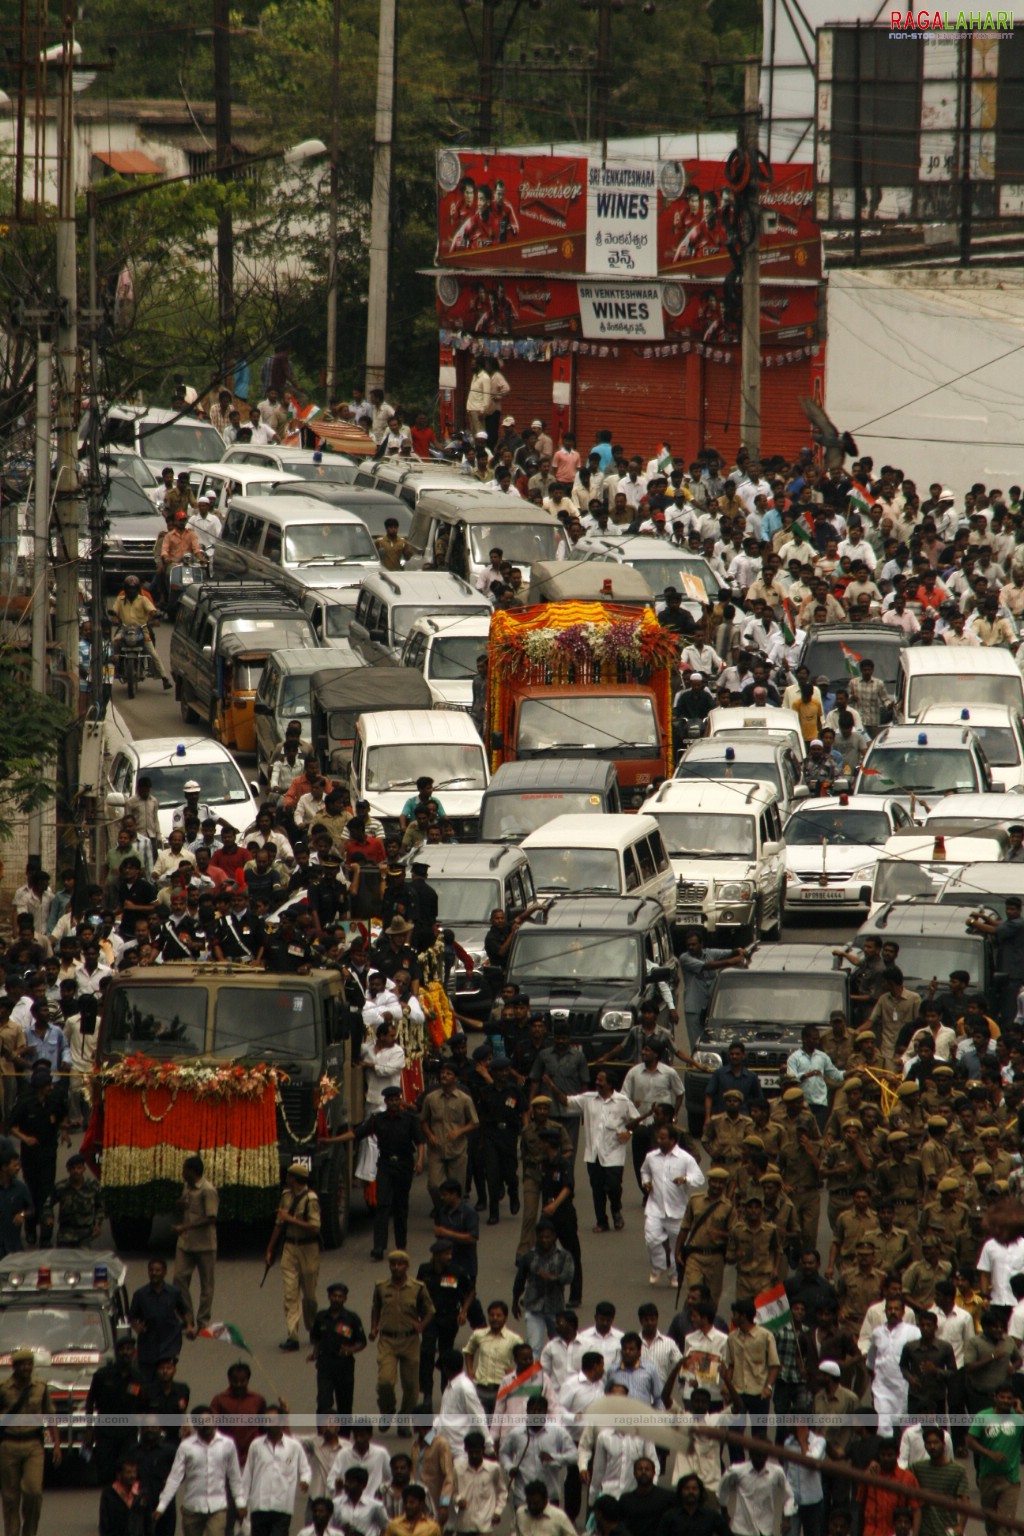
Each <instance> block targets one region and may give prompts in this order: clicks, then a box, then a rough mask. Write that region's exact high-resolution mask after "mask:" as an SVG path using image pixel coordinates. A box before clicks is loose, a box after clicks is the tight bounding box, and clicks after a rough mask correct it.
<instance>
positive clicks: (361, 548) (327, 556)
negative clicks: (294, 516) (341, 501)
mask: <svg viewBox="0 0 1024 1536" xmlns="http://www.w3.org/2000/svg"><path fill="white" fill-rule="evenodd" d="M284 560H285V564H286V565H344V564H347V563H348V562H349V561H354V562H357V563H358V564H360V565H372V564H375V563H376V560H377V549H376V546H375V545H374V542H373V540H372V539H371V538H370V534H369V531H368V530H367V529H366V528H365V527H364V525H363V524H362V523H297V524H295V525H293V526H292V527H291V528H288V529H287V530H286V531H285V536H284Z"/></svg>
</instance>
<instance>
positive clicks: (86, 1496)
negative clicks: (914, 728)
mask: <svg viewBox="0 0 1024 1536" xmlns="http://www.w3.org/2000/svg"><path fill="white" fill-rule="evenodd" d="M168 638H169V628H168V627H166V626H165V627H163V628H162V630H161V631H160V632H159V637H158V645H159V646H160V649H161V652H162V654H163V655H164V656H166V654H167V646H168ZM113 702H114V704H115V706H116V708H117V709H118V710H119V711H120V713H121V714H122V715H123V717H124V718H125V720H126V721H127V723H128V724H129V726H130V728H131V730H132V733H133V735H135V736H137V737H144V736H161V735H170V736H173V735H175V734H176V733H178V732H181V733H183V734H184V733H185V732H186V731H187V732H188V733H189V734H192V733H194V732H195V731H196V730H199V729H202V728H201V727H197V726H195V725H194V724H190V725H189V726H188V727H183V726H182V724H181V720H180V716H179V713H178V707H177V705H176V703H175V702H174V696H173V694H170V693H164V692H163V691H162V690H161V688H160V685H159V683H158V682H153V681H148V682H146V683H144V684H143V686H142V689H141V691H140V692H139V694H138V695H137V697H136V698H135V699H134V700H128V699H127V697H126V695H125V691H124V688H123V687H122V686H121V685H120V684H115V685H114V696H113ZM240 762H241V766H242V769H243V772H246V773H247V774H248V772H249V770H250V768H251V769H252V772H253V773H255V764H254V763H247V762H246V761H245V760H244V759H240ZM852 932H853V926H852V925H848V926H847V927H845V928H844V929H843V930H842V931H841V932H840V933H839V934H836V932H835V930H834V929H832V928H821V927H806V928H804V927H797V925H796V924H791V925H789V927H788V930H787V939H788V940H790V941H796V942H800V941H802V940H806V941H807V942H809V943H823V942H827V941H828V940H830V939H832V938H834V937H849V936H850V935H852ZM703 1163H704V1166H705V1168H706V1167H707V1158H706V1156H705V1157H704V1159H703ZM577 1188H578V1191H579V1195H578V1199H577V1209H578V1212H579V1227H580V1237H581V1245H582V1250H583V1268H584V1276H585V1288H584V1301H583V1306H582V1307H581V1308H580V1323H581V1327H585V1326H588V1325H589V1324H590V1323H591V1322H592V1321H593V1313H594V1308H595V1306H596V1304H597V1303H598V1302H599V1301H604V1300H610V1301H612V1302H614V1304H615V1306H616V1307H617V1309H618V1312H617V1317H616V1325H617V1326H618V1327H620V1328H623V1329H629V1328H635V1327H637V1308H638V1307H639V1306H640V1305H641V1304H642V1303H643V1302H645V1301H649V1300H651V1299H653V1300H654V1301H655V1302H656V1304H657V1305H658V1307H659V1310H660V1312H661V1321H662V1326H663V1327H667V1325H668V1323H669V1322H670V1321H671V1319H672V1316H673V1313H674V1310H675V1309H674V1300H675V1292H674V1289H667V1288H666V1289H662V1288H657V1289H655V1288H653V1287H652V1286H651V1285H650V1284H649V1283H648V1265H647V1254H646V1250H645V1248H644V1243H643V1220H642V1211H641V1203H640V1194H639V1191H638V1189H637V1186H636V1182H635V1180H634V1178H633V1173H632V1166H631V1164H630V1162H629V1161H628V1160H627V1165H626V1176H625V1181H624V1188H625V1191H626V1194H625V1201H624V1212H625V1217H626V1225H625V1229H624V1230H623V1231H621V1232H614V1231H613V1232H609V1233H606V1234H603V1235H595V1234H594V1233H593V1232H592V1231H591V1228H592V1227H593V1224H594V1213H593V1208H592V1206H591V1204H590V1196H589V1187H588V1184H587V1179H586V1174H585V1169H584V1166H583V1158H582V1153H580V1155H579V1158H578V1162H577ZM518 1232H519V1218H518V1217H516V1218H512V1217H510V1216H509V1215H508V1210H507V1205H505V1206H504V1207H503V1212H502V1218H501V1221H500V1224H499V1225H498V1226H496V1227H488V1226H486V1225H482V1226H481V1241H480V1247H479V1261H480V1278H479V1286H478V1294H479V1297H480V1300H481V1302H482V1303H483V1305H484V1307H485V1308H486V1306H487V1303H488V1302H489V1301H491V1300H495V1299H498V1298H503V1299H504V1300H506V1301H510V1300H511V1292H512V1280H513V1274H514V1261H515V1248H516V1242H517V1239H518ZM266 1236H267V1234H266V1233H252V1234H251V1238H250V1235H249V1234H248V1233H246V1234H244V1235H243V1236H242V1237H241V1238H239V1237H238V1236H237V1235H235V1237H234V1239H233V1241H231V1242H230V1243H225V1244H223V1245H222V1251H221V1255H220V1258H219V1261H218V1265H217V1282H216V1300H215V1305H214V1315H215V1318H216V1319H217V1320H221V1321H225V1322H230V1323H234V1324H235V1325H236V1326H238V1327H239V1328H240V1329H241V1330H242V1333H243V1335H244V1337H245V1339H246V1341H247V1342H248V1344H249V1345H250V1347H251V1350H252V1357H251V1363H252V1366H253V1387H254V1389H255V1390H257V1391H259V1392H262V1393H263V1394H264V1396H265V1397H266V1398H267V1400H268V1401H273V1400H275V1399H284V1400H285V1401H286V1402H287V1404H288V1406H289V1407H290V1408H291V1409H292V1410H293V1411H294V1412H296V1413H303V1414H307V1413H311V1412H312V1411H313V1408H314V1401H315V1389H314V1371H313V1366H312V1365H310V1364H308V1363H307V1361H306V1355H305V1351H303V1352H302V1353H299V1354H284V1353H282V1352H280V1351H279V1349H278V1347H277V1346H278V1344H279V1343H280V1341H281V1340H282V1339H283V1338H284V1327H283V1314H282V1306H281V1277H280V1272H279V1271H278V1270H276V1269H275V1270H273V1271H272V1272H271V1274H270V1275H269V1276H268V1278H267V1280H266V1283H265V1285H263V1286H262V1288H261V1286H260V1280H261V1277H262V1275H263V1267H264V1265H263V1250H264V1248H265V1241H266ZM825 1236H826V1234H825V1233H823V1234H822V1237H823V1238H824V1237H825ZM173 1241H174V1239H173V1234H172V1232H171V1230H170V1225H169V1223H168V1222H166V1221H160V1222H158V1223H156V1225H155V1227H154V1234H153V1245H152V1251H153V1252H162V1253H164V1254H166V1255H167V1257H168V1259H171V1257H172V1254H173ZM432 1241H433V1231H432V1227H431V1222H430V1208H429V1202H428V1200H427V1193H426V1186H425V1183H424V1180H423V1179H422V1178H421V1179H419V1180H417V1182H416V1184H415V1186H414V1190H413V1197H412V1204H411V1219H410V1226H409V1238H408V1247H409V1251H410V1254H411V1257H412V1260H413V1269H414V1270H415V1267H416V1265H418V1264H419V1263H420V1262H422V1261H423V1260H425V1259H427V1258H428V1257H429V1248H430V1244H431V1242H432ZM104 1244H109V1233H108V1234H106V1235H105V1237H104V1238H101V1240H100V1242H99V1243H98V1244H97V1247H100V1246H103V1245H104ZM370 1248H371V1237H370V1224H369V1219H368V1217H367V1214H366V1208H365V1203H364V1201H363V1198H362V1195H361V1194H356V1195H355V1196H354V1199H353V1216H352V1222H351V1228H350V1232H349V1236H348V1238H347V1240H346V1242H345V1244H344V1246H343V1247H342V1248H340V1249H338V1250H336V1251H335V1252H329V1253H324V1254H323V1256H322V1259H321V1267H320V1296H321V1298H322V1301H323V1304H324V1305H326V1284H327V1282H328V1281H330V1280H333V1279H340V1280H343V1281H344V1282H345V1284H346V1285H348V1287H349V1302H348V1304H349V1306H350V1307H351V1308H352V1309H353V1310H355V1311H356V1312H358V1313H359V1314H360V1315H361V1317H362V1318H363V1321H364V1323H365V1324H366V1325H367V1327H368V1326H369V1313H370V1299H371V1294H372V1289H373V1284H374V1282H375V1281H376V1280H378V1279H384V1278H386V1277H387V1265H386V1264H375V1263H372V1262H371V1260H370V1256H369V1255H370ZM145 1281H146V1271H145V1256H144V1255H133V1256H132V1257H131V1260H130V1266H129V1288H130V1289H134V1287H135V1286H137V1285H141V1284H144V1283H145ZM730 1299H731V1291H730V1281H729V1276H728V1275H727V1277H726V1292H725V1295H724V1297H723V1302H724V1303H725V1304H726V1305H727V1303H728V1301H729V1300H730ZM512 1326H513V1327H516V1325H515V1324H514V1323H513V1324H512ZM467 1336H468V1329H467V1330H465V1331H464V1333H463V1334H462V1335H461V1336H460V1340H461V1339H464V1338H465V1337H467ZM237 1358H239V1355H238V1352H237V1350H236V1349H234V1348H232V1347H229V1346H227V1345H224V1344H220V1343H216V1342H213V1341H208V1340H196V1341H195V1342H191V1343H190V1342H188V1341H186V1342H185V1345H184V1350H183V1354H182V1358H181V1365H180V1369H179V1373H178V1374H179V1379H180V1380H183V1381H186V1382H187V1383H188V1384H189V1386H190V1387H191V1390H192V1402H193V1403H197V1402H206V1401H209V1399H210V1397H211V1396H212V1395H213V1394H214V1393H215V1392H216V1391H218V1390H220V1389H221V1388H222V1387H223V1386H224V1385H225V1384H226V1371H227V1367H228V1366H229V1365H230V1364H231V1363H232V1361H234V1360H235V1359H237ZM375 1381H376V1370H375V1349H374V1346H373V1345H370V1346H369V1347H368V1348H367V1350H366V1351H365V1353H364V1354H363V1355H362V1356H360V1357H359V1359H358V1360H357V1366H356V1394H355V1407H356V1409H357V1411H358V1410H367V1411H370V1412H373V1411H374V1410H375V1408H376V1399H375V1390H374V1389H375ZM437 1400H438V1398H437V1394H436V1393H435V1406H436V1403H437ZM306 1432H307V1431H305V1430H304V1431H303V1433H306ZM387 1443H388V1444H389V1445H390V1446H391V1447H392V1448H397V1446H398V1445H399V1444H407V1442H400V1441H397V1440H394V1439H390V1438H389V1440H388V1441H387ZM97 1507H98V1492H97V1491H96V1490H95V1489H68V1490H63V1489H61V1490H53V1491H50V1492H48V1493H47V1495H46V1502H45V1505H44V1510H43V1520H42V1526H41V1529H42V1530H44V1531H50V1532H54V1531H58V1530H60V1531H61V1532H62V1533H63V1536H87V1533H88V1536H93V1533H94V1532H95V1530H96V1511H97ZM301 1524H302V1520H301V1510H300V1511H299V1512H298V1513H297V1515H296V1518H295V1520H294V1521H293V1526H292V1529H293V1531H296V1530H298V1529H299V1527H300V1526H301ZM179 1529H180V1516H179Z"/></svg>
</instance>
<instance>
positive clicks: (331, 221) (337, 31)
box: [324, 0, 341, 407]
mask: <svg viewBox="0 0 1024 1536" xmlns="http://www.w3.org/2000/svg"><path fill="white" fill-rule="evenodd" d="M340 88H341V0H334V7H333V11H332V15H331V190H330V202H329V204H328V214H327V369H326V378H325V380H324V383H325V387H326V391H327V404H328V407H330V406H333V404H334V397H335V394H336V392H337V387H338V108H339V100H338V98H339V94H340Z"/></svg>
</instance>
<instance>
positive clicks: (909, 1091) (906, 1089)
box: [896, 1083, 921, 1099]
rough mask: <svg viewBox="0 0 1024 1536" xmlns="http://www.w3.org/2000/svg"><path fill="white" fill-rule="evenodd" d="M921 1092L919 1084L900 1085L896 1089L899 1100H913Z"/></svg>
mask: <svg viewBox="0 0 1024 1536" xmlns="http://www.w3.org/2000/svg"><path fill="white" fill-rule="evenodd" d="M920 1092H921V1089H920V1086H919V1085H918V1084H917V1083H900V1085H899V1087H898V1088H897V1089H896V1097H897V1098H898V1099H912V1098H913V1097H914V1096H915V1094H918V1093H920Z"/></svg>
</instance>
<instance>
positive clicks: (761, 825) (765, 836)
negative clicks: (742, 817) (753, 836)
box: [757, 815, 772, 848]
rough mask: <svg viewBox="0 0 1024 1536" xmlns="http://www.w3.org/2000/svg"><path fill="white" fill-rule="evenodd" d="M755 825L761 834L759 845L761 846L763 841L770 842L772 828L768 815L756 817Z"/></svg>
mask: <svg viewBox="0 0 1024 1536" xmlns="http://www.w3.org/2000/svg"><path fill="white" fill-rule="evenodd" d="M757 826H758V831H759V833H760V836H761V847H762V848H763V847H764V845H765V843H770V842H771V841H772V829H771V826H770V825H769V822H768V817H767V816H765V815H761V816H759V817H758V818H757Z"/></svg>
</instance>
